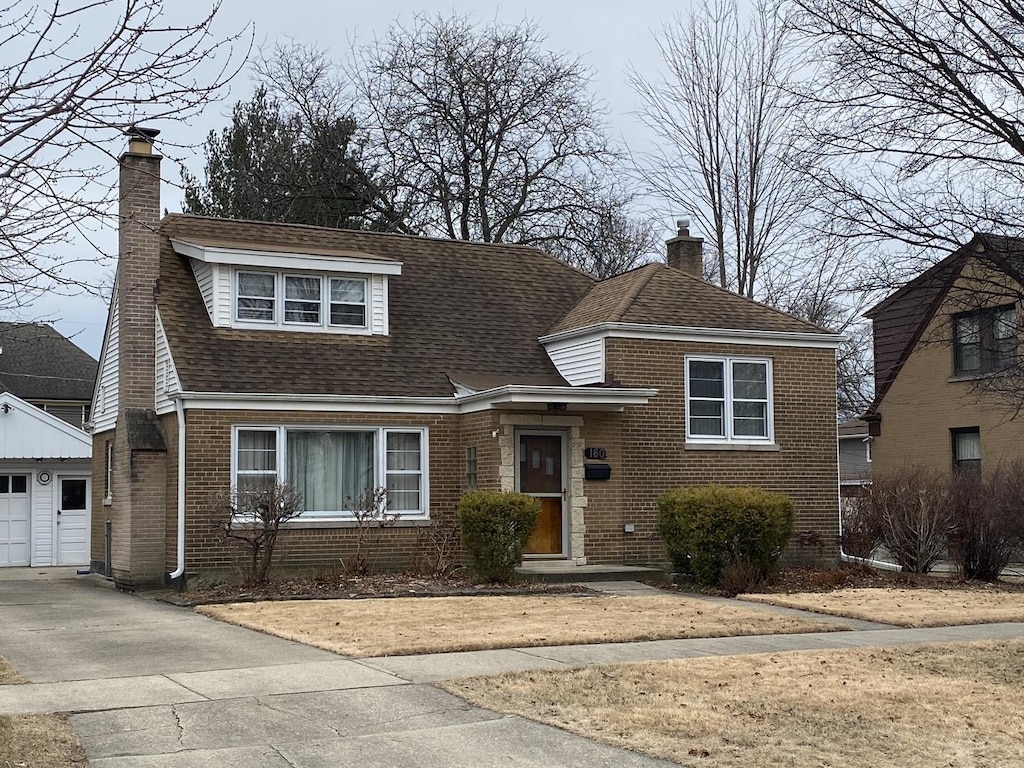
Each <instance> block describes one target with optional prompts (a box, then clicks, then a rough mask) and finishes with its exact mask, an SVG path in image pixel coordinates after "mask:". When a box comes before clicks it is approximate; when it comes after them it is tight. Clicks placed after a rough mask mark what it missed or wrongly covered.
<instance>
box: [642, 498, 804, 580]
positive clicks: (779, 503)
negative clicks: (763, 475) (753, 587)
mask: <svg viewBox="0 0 1024 768" xmlns="http://www.w3.org/2000/svg"><path fill="white" fill-rule="evenodd" d="M795 516H796V510H795V508H794V507H793V502H792V501H791V500H790V498H789V497H788V496H786V495H785V494H783V493H774V492H772V491H765V490H762V489H761V488H752V487H749V486H736V487H727V486H723V485H697V486H688V487H685V488H676V489H674V490H670V491H666V492H665V493H664V494H662V495H661V497H660V498H659V499H658V533H660V534H661V538H662V540H663V541H664V542H665V547H666V548H667V550H668V555H669V557H670V558H671V560H672V564H673V566H674V567H675V570H676V572H678V573H680V574H684V575H686V576H690V577H692V578H694V579H695V580H696V581H698V582H699V583H701V584H705V585H709V586H711V585H715V584H718V583H719V581H720V580H721V578H722V573H723V571H724V570H725V568H726V566H729V565H733V564H739V563H742V564H745V565H749V566H750V567H752V568H753V569H754V572H756V573H757V574H759V575H760V576H761V577H762V578H765V577H767V576H768V575H769V574H770V573H771V572H772V570H773V569H774V568H775V566H776V564H777V563H778V560H779V557H780V555H781V554H782V550H783V548H785V546H786V542H787V541H789V537H790V536H791V535H792V533H793V519H794V517H795Z"/></svg>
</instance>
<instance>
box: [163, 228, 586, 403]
mask: <svg viewBox="0 0 1024 768" xmlns="http://www.w3.org/2000/svg"><path fill="white" fill-rule="evenodd" d="M161 232H162V234H163V235H164V236H165V237H164V239H163V242H162V243H161V262H160V295H159V297H158V299H157V303H158V306H159V309H160V313H161V318H162V320H163V323H164V328H165V331H166V333H167V339H168V343H169V345H170V347H171V351H172V354H173V356H174V361H175V364H176V366H177V368H178V374H179V377H180V378H181V383H182V387H183V388H184V389H185V390H187V391H198V392H237V393H244V394H258V393H298V394H351V395H377V396H418V397H430V396H442V397H443V396H450V395H451V394H452V385H451V383H450V382H449V380H448V377H447V376H446V372H450V371H458V372H460V373H463V374H468V375H476V376H489V377H499V378H501V379H503V380H515V379H516V378H517V377H536V376H540V377H544V378H545V379H547V380H549V381H552V382H560V383H564V380H563V379H561V377H560V376H559V375H558V372H557V371H556V370H555V368H554V366H553V365H552V363H551V361H550V360H549V359H548V356H547V354H546V353H545V351H544V348H543V347H542V346H541V345H540V344H539V343H538V342H537V339H538V338H539V337H540V336H541V335H542V334H543V333H544V332H545V331H546V329H547V328H548V327H549V326H550V325H551V324H552V323H553V322H554V321H555V320H556V319H557V318H558V316H559V315H560V314H562V313H563V312H564V311H565V308H566V307H569V306H572V305H573V304H575V303H576V302H577V301H578V300H579V299H580V298H582V297H583V295H584V294H585V293H586V292H587V290H588V289H589V288H590V287H591V286H592V285H593V280H592V279H591V278H589V277H587V276H586V275H584V274H583V273H581V272H578V271H577V270H574V269H572V268H571V267H568V266H566V265H565V264H563V263H562V262H559V261H557V260H556V259H554V258H552V257H550V256H548V255H546V254H544V253H542V252H541V251H538V250H536V249H534V248H527V247H523V246H515V245H500V244H499V245H484V244H477V243H467V242H460V241H451V240H431V239H426V238H418V237H408V236H403V235H390V234H381V233H373V232H361V231H351V230H327V229H320V228H316V227H304V226H295V225H284V224H266V223H259V222H245V221H226V220H220V219H205V218H200V217H193V216H183V215H177V214H176V215H171V216H168V217H166V218H165V219H164V221H163V222H162V224H161ZM169 237H175V238H180V239H182V240H186V241H195V240H197V239H202V240H203V241H205V242H213V241H217V242H241V243H259V244H262V245H265V246H266V247H267V248H268V249H269V248H279V247H287V248H289V249H293V250H296V251H298V252H306V251H312V250H313V249H316V251H315V252H317V253H324V252H329V251H343V252H352V251H356V252H360V253H367V254H373V255H376V256H378V257H383V258H389V259H394V260H397V261H401V262H402V263H403V266H402V274H401V275H400V276H394V277H391V278H390V279H389V288H390V291H389V299H388V305H389V309H390V316H389V325H390V335H388V336H386V337H385V336H345V335H341V334H313V333H288V332H284V331H240V330H232V329H229V328H214V327H213V325H212V323H211V322H210V319H209V316H208V314H207V311H206V308H205V305H204V304H203V300H202V297H201V295H200V293H199V289H198V287H197V285H196V282H195V279H194V277H193V275H192V271H191V269H190V267H189V264H188V260H187V259H186V258H184V257H182V256H179V255H177V254H176V253H174V251H173V249H172V248H171V244H170V241H169V239H168V238H169Z"/></svg>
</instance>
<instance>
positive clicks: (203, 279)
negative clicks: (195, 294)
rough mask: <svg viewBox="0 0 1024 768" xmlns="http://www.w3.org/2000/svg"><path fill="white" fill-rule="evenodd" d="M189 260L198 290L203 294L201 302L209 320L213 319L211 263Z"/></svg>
mask: <svg viewBox="0 0 1024 768" xmlns="http://www.w3.org/2000/svg"><path fill="white" fill-rule="evenodd" d="M189 261H191V262H192V272H193V274H195V276H196V284H197V285H198V286H199V292H200V293H201V294H203V303H204V304H206V312H207V314H209V316H210V320H211V321H213V318H214V311H215V310H214V302H213V284H214V279H213V278H214V273H213V265H212V264H206V263H204V262H202V261H199V259H189ZM215 324H216V323H215Z"/></svg>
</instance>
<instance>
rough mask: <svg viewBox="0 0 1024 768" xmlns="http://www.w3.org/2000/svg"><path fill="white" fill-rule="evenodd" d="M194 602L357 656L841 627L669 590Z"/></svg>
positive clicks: (220, 615)
mask: <svg viewBox="0 0 1024 768" xmlns="http://www.w3.org/2000/svg"><path fill="white" fill-rule="evenodd" d="M197 610H198V611H199V612H201V613H203V614H206V615H207V616H212V617H214V618H217V619H221V620H223V621H228V622H231V623H233V624H240V625H241V626H243V627H249V628H251V629H258V630H260V631H262V632H267V633H269V634H271V635H277V636H278V637H284V638H287V639H288V640H297V641H298V642H301V643H306V644H308V645H315V646H316V647H318V648H324V649H326V650H329V651H334V652H335V653H340V654H343V655H346V656H358V657H367V656H397V655H403V654H416V653H441V652H446V651H471V650H484V649H489V648H516V647H525V646H539V645H571V644H577V643H620V642H630V641H636V640H664V639H669V638H685V637H728V636H732V635H767V634H777V633H787V632H825V631H830V630H835V629H843V628H844V627H837V626H836V625H834V624H825V623H819V622H814V621H806V620H801V619H792V618H789V617H784V616H776V615H774V614H771V613H767V612H764V611H756V610H745V609H744V608H742V607H736V606H730V605H719V604H715V603H711V602H708V601H704V600H697V599H693V598H684V597H676V596H651V597H578V596H563V595H543V596H541V595H530V596H526V597H511V596H507V597H436V598H434V597H417V598H388V599H381V600H301V601H291V602H288V601H272V602H260V603H232V604H228V605H208V606H202V607H200V608H198V609H197Z"/></svg>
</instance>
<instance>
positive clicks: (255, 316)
mask: <svg viewBox="0 0 1024 768" xmlns="http://www.w3.org/2000/svg"><path fill="white" fill-rule="evenodd" d="M276 282H277V281H276V278H275V276H274V275H273V274H271V273H269V272H239V273H238V297H237V301H236V304H235V306H236V309H235V318H236V319H238V320H244V321H256V322H260V323H272V322H274V321H275V320H276V314H275V312H274V307H275V301H276V290H275V283H276Z"/></svg>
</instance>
